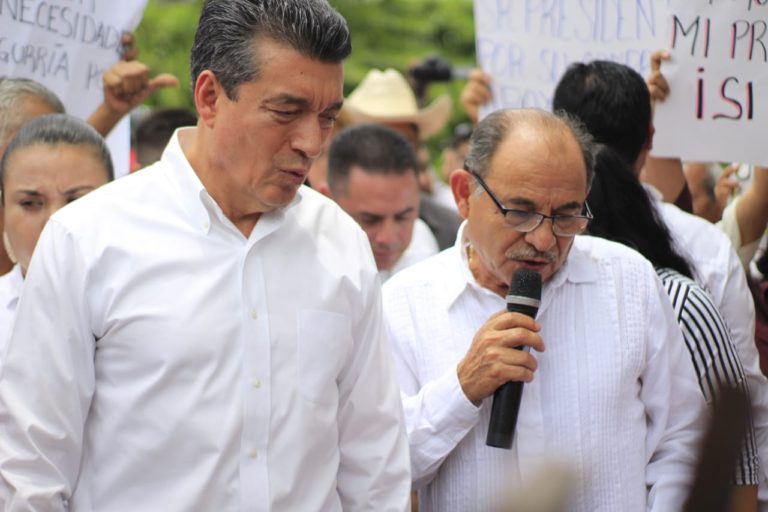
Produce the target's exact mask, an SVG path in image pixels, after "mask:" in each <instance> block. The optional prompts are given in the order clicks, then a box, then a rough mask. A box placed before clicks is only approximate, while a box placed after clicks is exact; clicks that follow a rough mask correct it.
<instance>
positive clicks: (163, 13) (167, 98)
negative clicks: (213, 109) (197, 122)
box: [134, 0, 203, 109]
mask: <svg viewBox="0 0 768 512" xmlns="http://www.w3.org/2000/svg"><path fill="white" fill-rule="evenodd" d="M202 5H203V0H194V1H193V2H185V3H177V2H162V1H158V0H149V2H148V3H147V8H146V10H145V11H144V18H143V19H142V21H141V24H140V25H139V27H138V29H137V30H136V33H135V37H134V39H135V44H136V46H137V47H138V48H139V50H140V54H139V60H141V61H142V62H144V63H145V64H147V65H148V66H149V67H150V69H151V70H152V74H158V73H172V74H173V75H175V76H176V77H177V78H178V79H179V81H180V82H181V85H179V87H177V88H174V89H162V90H160V91H158V92H156V93H155V94H154V95H152V96H151V97H150V98H149V99H148V100H147V102H146V103H147V105H150V106H153V107H154V106H161V107H187V108H190V109H191V108H194V102H193V101H192V89H191V86H190V79H189V50H190V48H192V40H193V39H194V36H195V28H196V27H197V19H198V17H199V15H200V8H201V7H202Z"/></svg>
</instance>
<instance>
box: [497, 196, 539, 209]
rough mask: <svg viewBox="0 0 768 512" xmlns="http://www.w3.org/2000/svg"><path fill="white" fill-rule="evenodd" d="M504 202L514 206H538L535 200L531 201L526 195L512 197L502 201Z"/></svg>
mask: <svg viewBox="0 0 768 512" xmlns="http://www.w3.org/2000/svg"><path fill="white" fill-rule="evenodd" d="M502 203H507V204H511V205H512V206H522V207H528V208H536V203H534V202H533V201H531V200H530V199H528V198H526V197H512V198H510V199H507V200H506V201H502Z"/></svg>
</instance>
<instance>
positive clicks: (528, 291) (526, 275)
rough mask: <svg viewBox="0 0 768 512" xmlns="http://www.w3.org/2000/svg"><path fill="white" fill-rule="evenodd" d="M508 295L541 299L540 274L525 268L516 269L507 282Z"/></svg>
mask: <svg viewBox="0 0 768 512" xmlns="http://www.w3.org/2000/svg"><path fill="white" fill-rule="evenodd" d="M509 295H518V296H522V297H529V298H531V299H536V300H541V274H539V273H538V272H536V271H535V270H529V269H527V268H521V269H519V270H516V271H515V273H514V274H512V282H511V283H510V284H509Z"/></svg>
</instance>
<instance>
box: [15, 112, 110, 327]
mask: <svg viewBox="0 0 768 512" xmlns="http://www.w3.org/2000/svg"><path fill="white" fill-rule="evenodd" d="M112 177H113V169H112V159H111V157H110V155H109V150H108V149H107V146H106V144H105V143H104V139H102V137H101V135H99V134H98V133H97V132H96V130H94V129H93V128H91V127H90V126H89V125H88V124H86V123H85V122H84V121H81V120H80V119H77V118H75V117H72V116H68V115H66V114H50V115H44V116H40V117H36V118H35V119H32V120H31V121H29V122H28V123H26V124H25V125H24V126H23V127H22V128H21V129H20V130H19V132H18V133H17V134H16V136H15V137H14V138H13V139H12V140H11V142H10V144H9V145H8V148H7V149H6V151H5V154H4V155H3V158H2V160H0V203H1V204H2V206H3V211H4V215H5V232H4V242H5V244H6V246H7V248H8V249H9V254H12V255H13V256H15V260H16V265H15V266H14V267H13V269H12V270H11V271H10V272H9V273H7V274H5V275H4V276H2V277H0V336H2V337H4V336H6V335H7V333H8V331H9V330H10V327H11V321H12V319H13V315H14V312H15V311H16V304H17V303H18V299H19V295H20V293H21V286H22V283H23V281H24V276H25V275H26V273H27V268H28V266H29V262H30V260H31V258H32V251H33V250H34V248H35V245H36V244H37V239H38V238H39V237H40V233H41V232H42V231H43V227H44V226H45V223H46V222H47V221H48V218H49V217H50V216H51V215H52V214H53V213H54V212H55V211H56V210H58V209H59V208H61V207H62V206H64V205H66V204H67V203H70V202H72V201H74V200H75V199H78V198H80V197H82V196H83V195H85V194H87V193H88V192H90V191H91V190H93V189H95V188H97V187H99V186H101V185H103V184H105V183H107V182H108V181H110V180H111V179H112Z"/></svg>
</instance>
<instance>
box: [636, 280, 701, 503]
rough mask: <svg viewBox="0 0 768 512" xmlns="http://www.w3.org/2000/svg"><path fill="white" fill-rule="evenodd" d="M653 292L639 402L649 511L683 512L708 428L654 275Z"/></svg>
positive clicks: (690, 367) (681, 343)
mask: <svg viewBox="0 0 768 512" xmlns="http://www.w3.org/2000/svg"><path fill="white" fill-rule="evenodd" d="M653 281H654V283H653V286H651V287H649V288H648V297H647V299H646V301H647V304H648V315H647V317H646V318H648V319H651V321H649V322H648V323H647V329H646V347H647V348H646V365H645V370H644V371H643V373H642V376H641V381H642V386H641V391H640V398H641V400H642V401H643V403H644V404H645V408H646V422H647V434H646V455H647V458H648V465H647V467H646V485H647V487H648V490H649V493H648V510H649V511H654V512H656V511H658V512H662V511H667V510H682V509H683V505H684V503H685V500H686V498H687V496H688V492H689V490H690V485H691V483H692V481H693V476H694V471H695V467H696V462H697V458H698V449H699V444H700V442H701V439H702V436H703V434H704V429H705V424H706V421H705V420H706V406H705V401H704V398H703V396H702V394H701V391H700V390H699V387H698V384H697V379H696V375H695V373H694V371H693V365H691V362H690V359H689V358H688V356H687V355H686V353H685V342H684V341H683V337H682V332H681V331H680V328H679V327H678V325H677V321H676V319H675V315H674V311H673V310H672V305H671V303H670V301H669V300H668V299H667V296H666V292H665V291H664V289H663V287H662V285H661V282H660V281H659V280H658V278H656V275H655V274H654V275H653Z"/></svg>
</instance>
